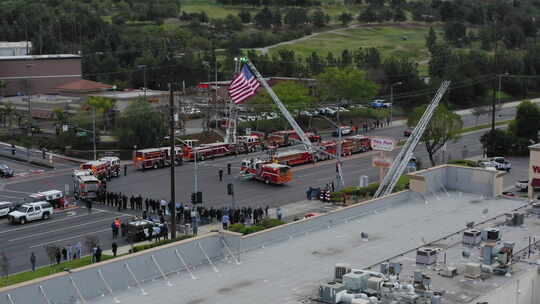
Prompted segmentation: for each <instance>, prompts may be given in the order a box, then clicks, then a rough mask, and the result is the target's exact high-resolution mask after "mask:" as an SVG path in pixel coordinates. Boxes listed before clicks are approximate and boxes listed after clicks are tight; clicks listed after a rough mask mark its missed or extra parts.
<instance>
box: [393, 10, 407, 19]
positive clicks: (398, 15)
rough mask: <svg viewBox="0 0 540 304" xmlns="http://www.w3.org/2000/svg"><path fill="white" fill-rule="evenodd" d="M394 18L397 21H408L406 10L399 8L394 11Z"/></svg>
mask: <svg viewBox="0 0 540 304" xmlns="http://www.w3.org/2000/svg"><path fill="white" fill-rule="evenodd" d="M393 19H394V21H396V22H403V21H407V16H406V15H405V11H403V9H401V8H397V9H396V11H395V13H394V16H393Z"/></svg>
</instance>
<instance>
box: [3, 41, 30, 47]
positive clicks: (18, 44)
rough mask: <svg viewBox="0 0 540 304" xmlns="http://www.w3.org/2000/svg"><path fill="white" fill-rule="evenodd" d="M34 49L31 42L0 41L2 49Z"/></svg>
mask: <svg viewBox="0 0 540 304" xmlns="http://www.w3.org/2000/svg"><path fill="white" fill-rule="evenodd" d="M27 46H28V47H29V48H32V42H31V41H16V42H9V41H0V48H15V47H19V48H26V47H27Z"/></svg>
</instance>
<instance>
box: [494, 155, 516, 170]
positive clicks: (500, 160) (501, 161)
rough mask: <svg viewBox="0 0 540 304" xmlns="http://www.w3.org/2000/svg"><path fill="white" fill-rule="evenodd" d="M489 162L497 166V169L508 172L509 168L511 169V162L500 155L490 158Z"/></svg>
mask: <svg viewBox="0 0 540 304" xmlns="http://www.w3.org/2000/svg"><path fill="white" fill-rule="evenodd" d="M491 162H492V163H493V167H495V168H497V170H504V171H506V172H510V169H512V163H511V162H509V161H508V160H506V159H505V158H504V157H502V156H498V157H494V158H492V159H491Z"/></svg>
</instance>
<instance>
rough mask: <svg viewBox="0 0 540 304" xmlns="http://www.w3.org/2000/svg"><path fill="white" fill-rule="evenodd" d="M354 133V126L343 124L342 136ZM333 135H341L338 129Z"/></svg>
mask: <svg viewBox="0 0 540 304" xmlns="http://www.w3.org/2000/svg"><path fill="white" fill-rule="evenodd" d="M351 134H352V128H351V127H349V126H341V136H347V135H351ZM332 136H335V137H337V136H339V134H338V130H337V129H336V130H335V131H334V132H332Z"/></svg>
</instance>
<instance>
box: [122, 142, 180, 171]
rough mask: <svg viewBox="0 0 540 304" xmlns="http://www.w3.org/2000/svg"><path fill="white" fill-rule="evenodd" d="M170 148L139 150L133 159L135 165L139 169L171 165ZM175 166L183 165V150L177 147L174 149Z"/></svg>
mask: <svg viewBox="0 0 540 304" xmlns="http://www.w3.org/2000/svg"><path fill="white" fill-rule="evenodd" d="M170 151H171V148H170V147H161V148H149V149H143V150H137V151H136V152H135V155H134V157H133V165H134V166H135V168H137V169H142V170H145V169H150V168H154V169H157V168H163V167H165V166H168V165H170V164H171V157H170V154H171V153H170ZM174 152H175V153H174V154H175V157H174V161H175V165H177V166H178V165H180V164H182V148H180V147H175V149H174Z"/></svg>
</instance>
